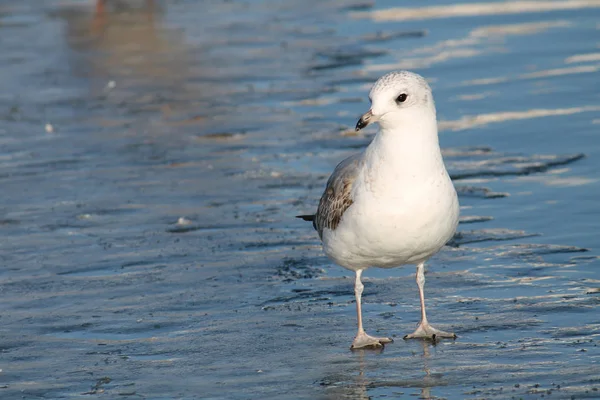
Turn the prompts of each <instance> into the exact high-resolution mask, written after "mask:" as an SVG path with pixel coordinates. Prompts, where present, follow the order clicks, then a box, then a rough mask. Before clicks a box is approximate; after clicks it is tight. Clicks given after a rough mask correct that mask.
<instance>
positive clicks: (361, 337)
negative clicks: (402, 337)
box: [350, 332, 393, 350]
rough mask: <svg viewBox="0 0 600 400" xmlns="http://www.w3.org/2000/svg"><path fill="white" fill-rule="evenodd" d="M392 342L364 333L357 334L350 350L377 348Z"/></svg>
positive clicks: (385, 338)
mask: <svg viewBox="0 0 600 400" xmlns="http://www.w3.org/2000/svg"><path fill="white" fill-rule="evenodd" d="M392 342H393V340H392V339H390V338H387V337H374V336H370V335H367V334H366V333H365V332H362V333H359V334H358V335H356V337H355V338H354V342H352V346H350V349H352V350H355V349H364V348H369V347H370V348H378V347H383V345H384V344H386V343H392Z"/></svg>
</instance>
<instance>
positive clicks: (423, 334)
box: [404, 262, 456, 340]
mask: <svg viewBox="0 0 600 400" xmlns="http://www.w3.org/2000/svg"><path fill="white" fill-rule="evenodd" d="M417 286H419V297H420V298H421V322H420V323H419V326H418V327H417V330H415V331H414V332H413V333H411V334H410V335H406V336H404V339H417V338H421V339H432V340H436V339H438V338H452V339H456V335H455V334H454V333H450V332H444V331H440V330H439V329H435V328H434V327H433V326H431V325H429V322H428V321H427V313H426V312H425V292H424V287H425V263H424V262H422V263H421V264H419V265H417Z"/></svg>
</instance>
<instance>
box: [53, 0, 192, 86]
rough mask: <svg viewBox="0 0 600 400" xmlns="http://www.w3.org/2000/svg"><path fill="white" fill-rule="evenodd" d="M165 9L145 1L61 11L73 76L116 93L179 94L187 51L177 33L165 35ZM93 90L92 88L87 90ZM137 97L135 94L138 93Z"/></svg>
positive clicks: (102, 0) (113, 0)
mask: <svg viewBox="0 0 600 400" xmlns="http://www.w3.org/2000/svg"><path fill="white" fill-rule="evenodd" d="M165 11H166V8H165V6H162V5H161V4H159V3H157V2H155V1H151V0H97V2H96V5H95V8H94V7H84V6H83V5H67V6H64V7H61V8H59V9H58V10H57V11H56V14H57V16H58V17H59V18H61V19H63V20H64V21H65V27H66V29H65V34H66V42H67V44H68V46H69V48H70V49H71V50H73V52H71V54H70V55H69V57H68V59H69V63H70V65H71V69H72V72H73V74H74V75H76V76H79V77H83V78H86V79H88V80H90V82H92V83H98V84H100V85H102V86H101V87H100V88H101V89H105V88H106V87H105V86H106V84H108V83H109V82H112V84H111V85H113V86H114V85H116V86H118V87H119V88H122V86H121V85H125V86H126V87H129V88H133V87H135V88H138V89H139V88H148V87H152V88H154V89H156V88H159V89H161V88H162V89H170V90H172V91H176V90H177V89H179V90H181V87H182V86H183V85H185V83H184V82H185V77H186V76H187V75H189V73H188V69H189V68H190V61H189V60H188V53H189V49H188V48H186V45H185V43H184V40H183V37H182V34H181V32H178V31H175V30H173V29H168V28H167V27H165V26H164V24H163V22H162V19H163V17H164V14H165ZM92 86H93V87H97V85H92ZM138 92H140V91H139V90H138Z"/></svg>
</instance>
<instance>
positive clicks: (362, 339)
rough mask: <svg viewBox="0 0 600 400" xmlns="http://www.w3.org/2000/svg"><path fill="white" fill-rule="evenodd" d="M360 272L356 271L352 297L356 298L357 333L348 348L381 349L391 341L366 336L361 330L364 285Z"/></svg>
mask: <svg viewBox="0 0 600 400" xmlns="http://www.w3.org/2000/svg"><path fill="white" fill-rule="evenodd" d="M362 272H363V270H362V269H359V270H358V271H356V281H355V283H354V295H355V296H356V316H357V318H358V333H357V334H356V338H354V342H352V346H350V348H351V349H360V348H364V347H382V346H383V345H384V344H385V343H391V342H393V340H392V339H390V338H386V337H373V336H370V335H367V333H366V332H365V330H364V329H363V323H362V309H361V299H362V292H363V289H364V285H363V284H362V282H361V281H360V277H361V275H362Z"/></svg>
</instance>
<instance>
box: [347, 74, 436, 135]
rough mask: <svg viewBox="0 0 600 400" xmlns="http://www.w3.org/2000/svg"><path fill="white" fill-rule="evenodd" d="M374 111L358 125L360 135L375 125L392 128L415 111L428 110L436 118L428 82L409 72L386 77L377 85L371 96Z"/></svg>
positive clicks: (369, 112)
mask: <svg viewBox="0 0 600 400" xmlns="http://www.w3.org/2000/svg"><path fill="white" fill-rule="evenodd" d="M369 100H371V109H370V110H369V111H368V112H366V113H365V114H363V116H362V117H360V119H359V120H358V122H357V124H356V130H357V131H359V130H361V129H362V128H364V127H365V126H367V125H369V124H370V123H372V122H379V124H380V125H381V126H382V127H383V128H386V127H393V126H395V125H396V124H397V123H399V121H401V120H402V119H403V118H405V117H406V114H407V113H411V112H413V111H415V110H426V111H430V112H432V113H433V116H434V117H435V103H434V102H433V95H432V94H431V88H430V87H429V85H428V84H427V81H426V80H425V79H424V78H423V77H422V76H421V75H418V74H415V73H413V72H409V71H396V72H390V73H389V74H385V75H384V76H382V77H381V78H379V79H378V80H377V82H375V84H374V85H373V88H372V89H371V92H370V93H369Z"/></svg>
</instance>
